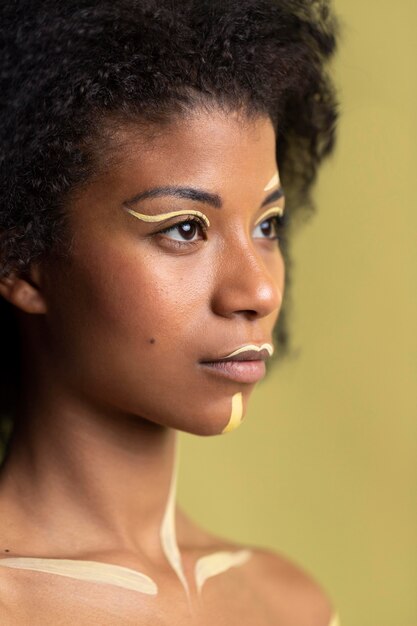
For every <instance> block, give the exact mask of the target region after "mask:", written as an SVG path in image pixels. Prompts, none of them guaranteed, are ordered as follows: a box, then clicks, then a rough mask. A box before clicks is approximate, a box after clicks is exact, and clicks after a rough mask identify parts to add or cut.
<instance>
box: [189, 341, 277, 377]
mask: <svg viewBox="0 0 417 626" xmlns="http://www.w3.org/2000/svg"><path fill="white" fill-rule="evenodd" d="M273 351H274V348H273V346H272V345H271V344H269V343H264V344H262V345H260V346H257V345H254V344H248V345H247V346H243V347H241V348H237V349H236V350H234V351H233V352H231V353H230V354H227V355H226V356H222V357H217V358H212V359H204V360H202V361H200V363H201V365H202V366H203V368H204V369H205V371H207V372H210V373H211V374H215V375H217V376H219V375H220V376H222V377H224V378H228V379H230V380H233V381H235V382H240V383H255V382H257V381H258V380H260V379H261V378H263V376H265V371H266V368H265V361H266V360H267V359H268V358H269V357H270V356H271V355H272V354H273Z"/></svg>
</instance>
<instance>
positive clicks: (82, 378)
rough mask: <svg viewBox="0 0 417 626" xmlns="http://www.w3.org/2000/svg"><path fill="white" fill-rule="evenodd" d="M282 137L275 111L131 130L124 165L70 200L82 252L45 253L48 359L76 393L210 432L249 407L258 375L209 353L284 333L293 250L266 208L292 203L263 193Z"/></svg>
mask: <svg viewBox="0 0 417 626" xmlns="http://www.w3.org/2000/svg"><path fill="white" fill-rule="evenodd" d="M275 141H276V138H275V134H274V129H273V126H272V124H271V122H270V121H269V119H267V118H259V119H258V120H255V121H248V120H246V119H245V120H244V121H242V119H239V117H238V116H237V114H236V115H235V114H229V115H226V114H224V113H223V114H222V113H220V112H219V113H215V112H211V113H208V112H195V113H193V114H192V116H189V117H187V119H184V120H180V121H177V122H175V123H172V124H171V125H169V126H167V127H165V128H164V129H163V130H161V132H159V133H155V134H154V136H153V137H152V139H150V138H149V137H148V138H147V139H146V140H145V139H144V138H143V137H141V134H140V132H139V131H138V129H132V127H130V128H129V127H126V128H124V129H122V130H119V131H118V133H117V145H118V146H119V147H118V148H117V150H116V155H117V157H116V158H113V159H112V160H111V163H112V165H111V166H109V167H108V169H107V170H106V171H103V172H102V173H101V174H100V175H99V176H98V177H96V178H94V180H92V181H91V182H90V183H89V184H87V185H86V186H85V187H84V188H83V190H82V191H81V192H80V193H79V194H78V195H77V198H76V199H74V200H73V201H72V202H71V204H70V206H69V208H68V211H69V224H70V228H71V232H72V234H73V246H72V250H71V254H70V258H69V260H67V261H59V262H56V261H54V263H50V264H47V265H46V267H45V280H44V293H45V300H46V315H45V318H44V320H45V325H46V332H47V335H48V341H47V343H46V345H48V353H49V354H48V358H49V361H48V362H49V363H50V365H51V368H53V375H54V376H58V377H59V379H60V383H61V384H64V385H65V386H66V388H67V389H68V390H70V391H69V392H70V393H71V394H75V395H76V396H77V397H79V398H82V399H84V400H86V401H88V403H89V404H91V403H92V404H93V405H95V406H97V407H105V409H108V410H110V411H112V412H115V413H117V414H127V415H129V416H131V415H133V416H136V417H137V419H139V418H143V419H145V420H149V421H151V422H153V423H156V424H161V425H164V426H169V427H172V428H176V429H179V430H183V431H186V432H189V433H195V434H200V435H210V434H217V433H221V432H222V431H223V430H224V429H225V427H226V426H227V424H228V423H229V420H230V418H231V409H232V401H233V399H234V401H236V399H237V398H240V400H242V409H243V415H244V412H245V409H246V405H247V401H248V398H249V395H250V393H251V392H252V390H253V388H254V385H255V383H254V382H243V381H242V380H236V379H231V378H227V377H225V376H224V375H222V374H221V373H219V371H218V370H216V369H213V368H211V367H210V366H207V365H203V364H202V363H201V361H203V360H206V361H207V360H215V359H219V358H221V357H222V356H225V355H227V354H230V353H231V352H233V351H235V350H236V349H238V348H241V347H243V346H245V345H246V344H255V345H257V346H261V345H262V344H264V343H270V344H272V331H273V327H274V325H275V323H276V321H277V318H278V314H279V311H280V307H281V302H282V294H283V290H284V262H283V257H282V254H281V252H280V249H279V243H278V242H277V241H276V239H273V237H274V235H275V234H276V232H275V226H274V222H273V221H270V222H268V221H266V222H265V220H263V221H261V223H259V218H260V217H261V216H262V215H263V214H265V212H266V211H267V210H268V209H271V208H273V207H281V208H282V207H283V198H281V199H278V200H275V201H273V200H272V201H270V202H268V203H267V204H264V201H265V199H266V198H267V197H268V196H271V194H273V192H274V191H275V192H276V191H277V189H278V188H279V182H278V177H277V163H276V160H275ZM168 187H169V188H171V190H167V189H165V191H164V190H163V191H159V192H153V194H152V193H151V194H149V193H148V194H145V192H149V191H150V190H154V189H156V188H168ZM173 187H175V188H177V191H176V192H175V191H174V192H172V188H173ZM178 188H187V189H188V190H190V188H192V189H195V190H198V192H201V193H200V196H199V195H198V193H197V191H195V192H190V191H185V192H184V191H178ZM175 193H176V195H174V194H175ZM139 194H145V195H144V197H143V198H142V199H139V200H137V201H136V202H133V201H132V199H133V198H135V196H136V197H137V196H138V195H139ZM201 194H206V195H205V196H204V195H201ZM278 195H279V194H275V196H276V197H277V196H278ZM127 209H131V210H132V211H134V212H135V213H133V212H129V211H128V210H127ZM177 211H185V213H184V214H180V215H176V216H170V217H169V216H168V217H165V218H162V220H161V218H160V216H161V214H166V213H171V212H177ZM196 212H198V213H197V214H196ZM198 214H202V216H201V215H198ZM140 216H142V217H140ZM149 216H150V217H156V218H157V220H158V221H149V220H147V219H146V218H147V217H149ZM190 219H197V220H198V219H200V221H199V222H190ZM266 219H267V220H268V219H270V217H268V218H266ZM184 222H185V223H184ZM257 222H258V224H257V225H256V223H257ZM207 223H209V224H210V225H209V226H208V228H207V230H206V232H204V224H206V225H207ZM180 224H182V226H181V225H180ZM168 228H169V229H170V230H169V231H167V232H165V233H162V232H161V231H162V230H165V229H168ZM238 394H239V395H238ZM243 415H242V416H243Z"/></svg>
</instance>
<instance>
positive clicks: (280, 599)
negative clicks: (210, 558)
mask: <svg viewBox="0 0 417 626" xmlns="http://www.w3.org/2000/svg"><path fill="white" fill-rule="evenodd" d="M250 549H251V551H252V555H253V556H252V559H251V566H250V569H249V567H248V575H249V576H250V580H251V584H254V585H255V586H256V587H257V590H259V591H261V593H262V595H263V597H264V600H265V602H267V603H268V604H269V605H270V606H271V609H272V610H273V611H274V612H276V615H277V617H278V616H279V619H280V620H282V622H283V623H288V624H294V625H295V624H296V625H297V626H330V623H331V620H332V617H333V615H334V612H335V611H334V607H333V604H332V601H331V599H330V597H329V596H328V594H327V592H326V591H325V590H324V588H323V587H322V586H321V585H320V584H319V583H318V582H317V581H316V580H315V579H314V578H313V576H312V575H311V574H310V573H309V572H307V571H306V570H304V569H303V568H301V567H300V566H299V565H298V564H296V563H295V562H293V561H291V560H290V559H288V558H287V557H285V556H284V555H282V554H280V553H277V552H274V551H272V550H267V549H263V548H250Z"/></svg>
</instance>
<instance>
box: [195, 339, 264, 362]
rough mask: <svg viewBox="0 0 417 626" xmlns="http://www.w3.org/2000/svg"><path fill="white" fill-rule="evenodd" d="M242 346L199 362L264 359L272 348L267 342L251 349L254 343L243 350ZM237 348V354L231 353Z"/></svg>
mask: <svg viewBox="0 0 417 626" xmlns="http://www.w3.org/2000/svg"><path fill="white" fill-rule="evenodd" d="M266 346H268V347H266ZM244 347H245V346H242V347H241V348H235V350H232V352H231V353H228V354H227V355H226V356H220V357H213V358H208V359H203V360H202V361H201V363H213V362H215V361H223V362H224V361H266V360H267V359H268V358H269V357H270V356H271V353H272V352H273V350H274V348H273V346H272V345H271V344H270V343H267V342H265V343H264V344H261V345H259V346H256V348H258V349H253V348H254V344H250V347H249V346H248V349H247V350H243V349H242V348H244ZM237 350H239V354H233V353H234V352H236V351H237Z"/></svg>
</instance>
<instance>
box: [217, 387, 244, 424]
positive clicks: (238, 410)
mask: <svg viewBox="0 0 417 626" xmlns="http://www.w3.org/2000/svg"><path fill="white" fill-rule="evenodd" d="M242 417H243V400H242V392H241V391H239V393H235V395H234V396H233V398H232V413H231V415H230V419H229V422H228V424H227V426H226V427H225V428H224V429H223V430H222V433H230V432H231V431H232V430H235V428H237V427H238V426H239V425H240V424H241V422H242Z"/></svg>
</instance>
